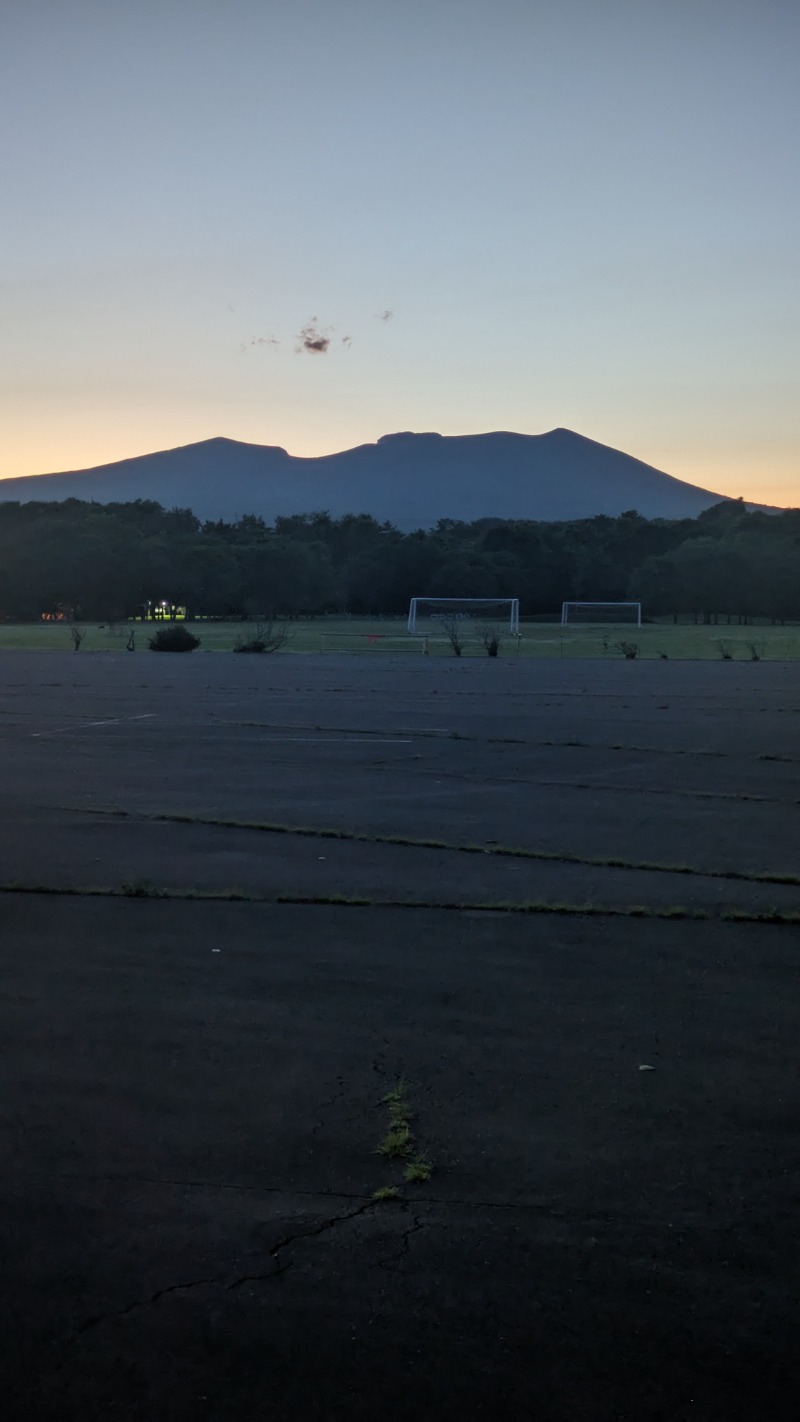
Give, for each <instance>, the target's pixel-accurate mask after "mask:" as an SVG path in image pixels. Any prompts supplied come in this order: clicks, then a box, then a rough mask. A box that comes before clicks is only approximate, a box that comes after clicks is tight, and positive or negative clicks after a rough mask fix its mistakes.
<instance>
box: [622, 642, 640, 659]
mask: <svg viewBox="0 0 800 1422" xmlns="http://www.w3.org/2000/svg"><path fill="white" fill-rule="evenodd" d="M617 646H618V647H619V649H620V651H621V653H622V655H623V657H625V659H626V661H629V662H634V661H635V660H636V658H637V657H638V655H639V643H638V642H617Z"/></svg>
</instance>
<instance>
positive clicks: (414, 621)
mask: <svg viewBox="0 0 800 1422" xmlns="http://www.w3.org/2000/svg"><path fill="white" fill-rule="evenodd" d="M465 619H466V620H472V621H475V622H477V623H478V624H479V625H485V624H486V623H493V622H497V623H498V624H499V625H500V626H502V627H504V628H505V629H507V631H508V632H510V633H511V634H512V636H517V635H518V634H519V598H518V597H412V599H411V603H410V606H409V609H408V630H409V632H412V633H417V634H418V633H420V632H421V631H424V632H430V631H431V630H435V627H436V623H437V622H438V623H441V622H449V621H453V620H455V621H459V622H461V621H463V620H465ZM431 624H433V627H432V626H431Z"/></svg>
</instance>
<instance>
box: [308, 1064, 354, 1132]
mask: <svg viewBox="0 0 800 1422" xmlns="http://www.w3.org/2000/svg"><path fill="white" fill-rule="evenodd" d="M336 1082H337V1089H336V1091H335V1092H334V1093H333V1096H329V1097H328V1098H327V1100H325V1101H321V1102H320V1104H319V1106H318V1107H317V1111H318V1112H319V1120H318V1121H316V1122H315V1123H314V1125H313V1126H312V1127H311V1134H312V1136H316V1135H317V1134H318V1133H319V1132H320V1131H321V1130H322V1129H323V1127H324V1125H325V1122H324V1120H323V1119H322V1112H323V1111H325V1110H326V1109H327V1107H329V1106H335V1105H336V1104H337V1102H339V1101H341V1099H342V1097H343V1096H344V1094H345V1092H346V1090H347V1080H346V1078H345V1077H343V1076H337V1078H336Z"/></svg>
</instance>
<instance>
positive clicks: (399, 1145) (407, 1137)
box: [377, 1125, 414, 1160]
mask: <svg viewBox="0 0 800 1422" xmlns="http://www.w3.org/2000/svg"><path fill="white" fill-rule="evenodd" d="M413 1139H414V1138H413V1136H412V1134H411V1128H410V1127H409V1126H394V1125H393V1126H390V1127H389V1130H388V1131H387V1132H386V1135H385V1136H384V1138H383V1140H382V1141H381V1143H380V1145H379V1146H378V1152H377V1153H378V1155H383V1156H385V1157H386V1159H387V1160H402V1159H404V1157H405V1156H408V1155H410V1154H411V1146H412V1143H413Z"/></svg>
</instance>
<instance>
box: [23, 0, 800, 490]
mask: <svg viewBox="0 0 800 1422" xmlns="http://www.w3.org/2000/svg"><path fill="white" fill-rule="evenodd" d="M798 54H800V4H798V3H797V0H491V2H490V0H158V3H153V0H136V3H133V4H132V3H130V0H0V121H1V122H2V133H3V140H2V159H1V162H2V211H0V247H1V249H2V254H3V265H2V322H1V323H0V419H1V421H2V423H1V425H0V428H1V429H2V451H0V476H2V477H6V476H10V475H16V474H38V473H45V472H50V471H54V470H61V469H74V468H82V467H85V466H88V465H92V464H99V463H105V462H107V461H110V460H113V459H120V458H124V457H127V456H129V455H135V454H143V453H146V452H148V451H150V450H155V449H161V448H167V447H171V446H174V445H179V444H188V443H190V442H192V441H194V440H200V439H205V438H208V437H210V436H212V435H227V436H228V437H230V438H232V439H242V440H250V441H253V442H255V443H263V444H279V445H283V446H284V447H285V448H287V449H289V450H290V452H291V453H293V454H306V455H310V454H324V453H330V452H332V451H334V450H337V449H344V448H347V447H348V446H351V445H354V444H360V443H364V442H366V441H371V440H374V439H377V438H378V437H379V436H380V435H382V434H385V433H389V432H391V431H395V430H401V429H413V430H431V429H433V430H439V431H440V432H442V433H444V434H467V433H476V432H479V431H486V430H494V429H511V430H518V431H520V432H523V433H528V434H538V433H541V432H542V431H544V430H548V429H552V428H553V427H555V426H558V425H562V426H567V427H569V428H571V429H573V430H576V431H578V432H579V433H581V434H584V435H587V436H589V437H590V438H593V439H598V440H601V441H603V442H604V443H607V444H612V445H615V446H616V447H617V448H620V449H623V450H625V451H626V452H627V453H630V454H634V455H636V456H637V457H638V458H640V459H645V460H647V461H648V462H649V463H651V464H655V465H656V466H657V467H659V468H661V469H665V470H666V471H668V472H669V473H671V474H674V475H676V476H677V477H679V478H683V479H688V480H690V481H691V482H693V483H697V484H701V485H703V486H705V487H708V488H712V489H715V490H718V491H720V492H724V493H727V494H732V495H744V496H746V497H748V498H751V499H759V500H764V501H767V502H772V503H778V504H794V505H800V459H798V445H799V440H798V436H800V398H798V343H799V338H800V288H799V286H798V266H799V265H800V259H799V255H798V254H799V253H800V183H798V172H797V169H798V159H797V154H798V138H800V122H799V121H798V120H799V119H800V83H798ZM388 313H391V314H390V315H389V314H388ZM312 318H316V321H317V328H318V330H319V331H320V332H321V333H322V335H323V336H325V335H329V336H330V345H329V347H328V350H327V352H326V353H325V354H314V353H309V352H307V351H302V352H301V353H299V354H298V353H297V349H296V347H297V346H298V343H299V341H298V338H299V336H300V333H301V331H302V330H303V329H304V328H305V327H307V326H308V324H309V323H310V322H311V321H312ZM346 337H349V338H350V339H349V341H346V340H345V338H346ZM454 512H457V511H454Z"/></svg>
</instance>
